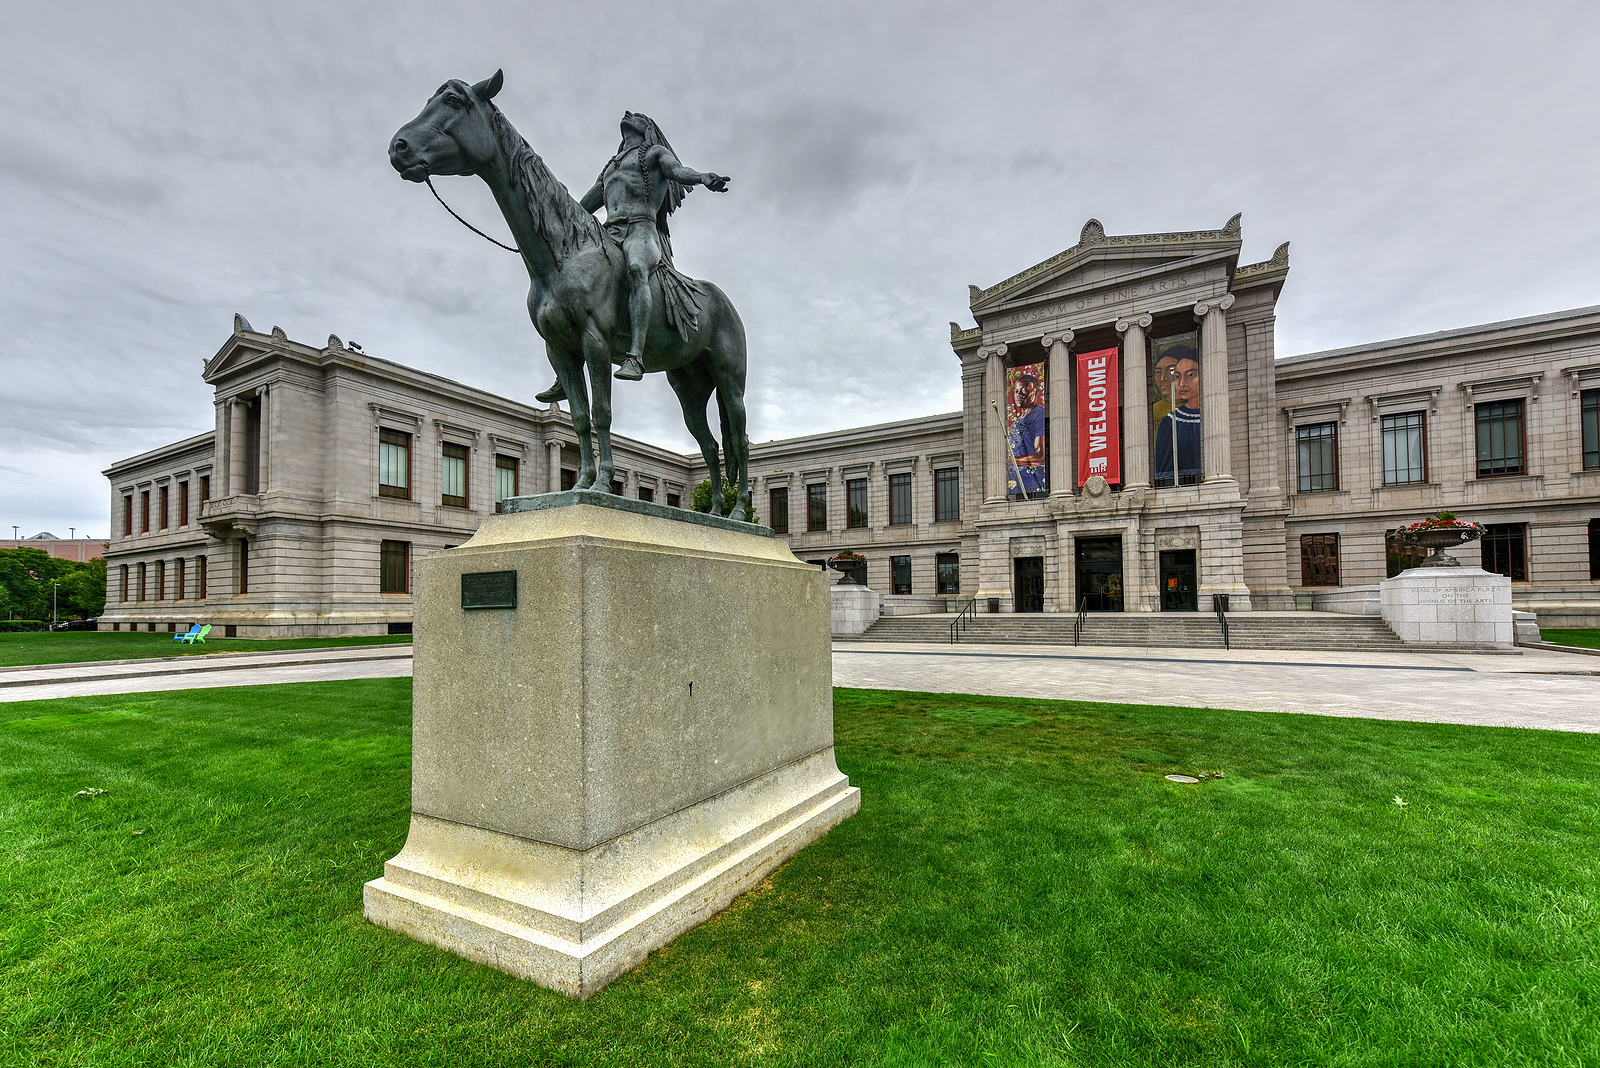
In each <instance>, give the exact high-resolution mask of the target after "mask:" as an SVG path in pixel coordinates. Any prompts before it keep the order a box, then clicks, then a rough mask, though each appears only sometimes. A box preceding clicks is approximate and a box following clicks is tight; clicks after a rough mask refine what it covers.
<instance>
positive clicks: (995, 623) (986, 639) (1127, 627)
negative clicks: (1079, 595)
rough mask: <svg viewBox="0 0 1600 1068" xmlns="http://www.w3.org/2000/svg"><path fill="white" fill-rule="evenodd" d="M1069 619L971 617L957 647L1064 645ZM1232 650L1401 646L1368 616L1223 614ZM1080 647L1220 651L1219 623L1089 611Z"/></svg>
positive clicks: (925, 632)
mask: <svg viewBox="0 0 1600 1068" xmlns="http://www.w3.org/2000/svg"><path fill="white" fill-rule="evenodd" d="M950 621H951V617H950V616H948V615H941V616H891V617H885V618H883V619H881V620H879V621H878V622H877V623H875V624H874V625H873V626H871V627H869V628H867V630H866V631H865V632H864V633H863V634H862V635H861V636H860V638H859V639H857V640H859V641H865V642H938V643H941V644H943V643H947V642H948V641H949V640H950ZM1076 622H1077V617H1076V616H1074V615H1071V614H1068V613H1064V612H1063V613H1054V612H1042V613H1022V612H1018V613H1012V614H1009V615H1007V614H1002V615H994V616H990V615H979V616H977V617H976V618H975V619H972V620H971V621H970V622H969V623H968V625H967V626H966V627H965V628H964V629H963V630H962V631H961V635H960V641H961V642H962V643H963V644H988V645H1013V644H1014V645H1064V646H1071V645H1072V639H1073V631H1074V627H1075V624H1076ZM1228 627H1229V634H1230V640H1231V645H1232V648H1233V649H1235V650H1241V649H1317V650H1324V651H1339V652H1381V651H1384V650H1388V651H1400V650H1403V649H1405V648H1406V646H1405V643H1403V642H1401V640H1400V639H1399V638H1398V637H1396V636H1395V633H1394V631H1392V630H1390V629H1389V627H1388V626H1387V625H1385V624H1384V622H1383V620H1381V619H1379V618H1378V617H1376V616H1359V615H1347V614H1344V613H1337V612H1230V613H1228ZM1083 644H1084V645H1086V646H1102V647H1105V646H1109V647H1117V648H1162V649H1222V648H1223V647H1224V646H1223V640H1222V627H1221V626H1220V625H1219V624H1218V623H1217V617H1216V615H1215V613H1211V612H1091V613H1089V614H1088V615H1087V616H1086V617H1085V620H1084V626H1083Z"/></svg>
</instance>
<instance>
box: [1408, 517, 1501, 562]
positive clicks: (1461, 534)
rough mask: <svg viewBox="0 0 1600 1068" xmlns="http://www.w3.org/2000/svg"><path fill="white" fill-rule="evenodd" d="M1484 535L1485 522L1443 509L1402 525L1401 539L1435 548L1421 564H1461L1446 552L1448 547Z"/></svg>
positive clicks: (1426, 547) (1427, 547)
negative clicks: (1473, 520)
mask: <svg viewBox="0 0 1600 1068" xmlns="http://www.w3.org/2000/svg"><path fill="white" fill-rule="evenodd" d="M1483 535H1484V527H1483V524H1482V523H1474V522H1472V521H1471V520H1467V519H1462V518H1460V517H1458V516H1457V515H1456V514H1455V513H1454V512H1439V513H1438V514H1436V515H1431V516H1429V517H1428V518H1426V519H1423V520H1419V521H1418V522H1415V523H1412V524H1411V525H1410V526H1408V527H1401V528H1400V539H1401V540H1402V541H1405V542H1408V543H1410V544H1412V545H1418V546H1421V547H1422V548H1424V549H1431V550H1433V552H1432V555H1430V556H1429V557H1428V558H1427V559H1426V560H1424V561H1423V562H1422V563H1421V564H1420V565H1419V566H1421V567H1460V566H1461V562H1460V561H1459V560H1457V559H1455V557H1453V556H1447V555H1445V550H1446V549H1449V548H1452V547H1454V546H1456V545H1460V544H1462V543H1463V542H1469V541H1477V540H1478V539H1479V538H1481V537H1483Z"/></svg>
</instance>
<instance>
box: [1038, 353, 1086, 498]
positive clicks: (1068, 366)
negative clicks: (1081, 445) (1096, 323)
mask: <svg viewBox="0 0 1600 1068" xmlns="http://www.w3.org/2000/svg"><path fill="white" fill-rule="evenodd" d="M1074 336H1075V335H1074V334H1073V332H1072V331H1071V330H1063V331H1061V333H1060V335H1052V336H1050V337H1046V338H1043V339H1042V343H1043V345H1044V349H1045V351H1046V352H1048V353H1049V354H1050V359H1049V360H1047V361H1046V362H1045V390H1046V392H1047V394H1048V396H1047V397H1046V398H1045V406H1046V409H1047V412H1048V416H1049V422H1048V424H1047V426H1048V427H1049V437H1048V439H1047V440H1046V441H1045V456H1046V457H1047V458H1048V461H1047V462H1048V464H1049V466H1048V467H1046V468H1045V470H1047V471H1048V472H1049V474H1050V496H1052V497H1061V496H1067V497H1070V496H1072V494H1073V491H1074V490H1075V489H1076V488H1077V487H1076V486H1075V483H1076V482H1077V481H1078V479H1077V472H1076V471H1073V470H1072V446H1071V444H1070V442H1071V441H1072V407H1071V404H1072V388H1071V385H1070V383H1071V381H1072V355H1071V353H1070V352H1068V351H1067V347H1068V346H1069V345H1071V344H1072V339H1073V337H1074Z"/></svg>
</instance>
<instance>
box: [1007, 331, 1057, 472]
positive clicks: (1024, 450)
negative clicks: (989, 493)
mask: <svg viewBox="0 0 1600 1068" xmlns="http://www.w3.org/2000/svg"><path fill="white" fill-rule="evenodd" d="M1044 368H1045V365H1044V364H1042V363H1029V364H1023V365H1022V366H1020V367H1008V368H1006V445H1007V448H1006V452H1007V454H1008V455H1007V457H1006V495H1007V496H1012V497H1043V496H1046V495H1048V494H1049V492H1050V460H1049V453H1050V442H1049V433H1048V429H1049V422H1050V419H1049V415H1048V413H1047V412H1046V410H1045V405H1046V395H1045V374H1044Z"/></svg>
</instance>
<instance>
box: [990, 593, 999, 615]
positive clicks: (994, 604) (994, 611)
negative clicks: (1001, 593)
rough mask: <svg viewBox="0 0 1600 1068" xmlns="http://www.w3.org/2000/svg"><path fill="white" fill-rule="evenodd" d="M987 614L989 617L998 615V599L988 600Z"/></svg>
mask: <svg viewBox="0 0 1600 1068" xmlns="http://www.w3.org/2000/svg"><path fill="white" fill-rule="evenodd" d="M989 614H990V615H991V616H997V615H999V614H1000V598H998V597H991V598H989Z"/></svg>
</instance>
